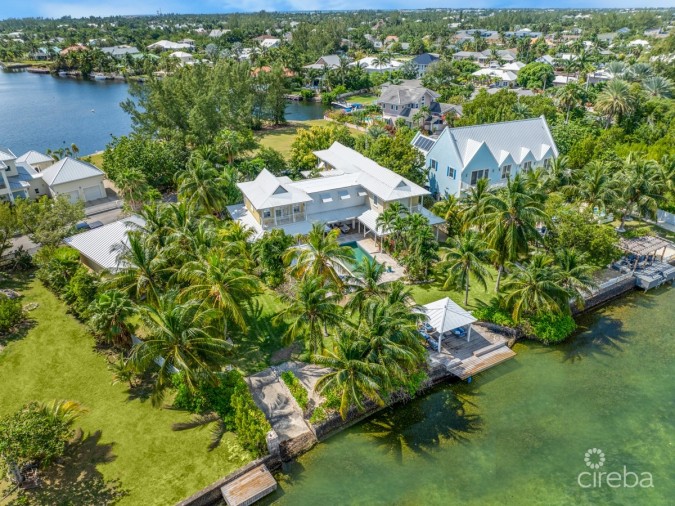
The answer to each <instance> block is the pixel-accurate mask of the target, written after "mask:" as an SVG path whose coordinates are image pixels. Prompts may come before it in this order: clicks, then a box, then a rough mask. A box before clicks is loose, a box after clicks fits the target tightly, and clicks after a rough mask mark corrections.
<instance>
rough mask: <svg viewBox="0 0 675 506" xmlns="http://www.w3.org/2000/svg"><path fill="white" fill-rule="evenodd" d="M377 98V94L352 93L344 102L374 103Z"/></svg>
mask: <svg viewBox="0 0 675 506" xmlns="http://www.w3.org/2000/svg"><path fill="white" fill-rule="evenodd" d="M378 98H380V97H379V95H375V94H373V93H365V94H363V95H353V96H351V97H349V98H346V99H345V102H347V103H349V104H362V105H374V104H375V102H376V101H377V99H378Z"/></svg>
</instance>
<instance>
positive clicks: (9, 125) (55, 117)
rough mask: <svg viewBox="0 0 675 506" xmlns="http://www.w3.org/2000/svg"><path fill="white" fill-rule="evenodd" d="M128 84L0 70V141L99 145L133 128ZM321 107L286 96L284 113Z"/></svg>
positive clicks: (306, 114)
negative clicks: (123, 104)
mask: <svg viewBox="0 0 675 506" xmlns="http://www.w3.org/2000/svg"><path fill="white" fill-rule="evenodd" d="M127 89H128V85H127V84H126V83H121V82H110V81H89V80H83V79H70V78H66V77H56V76H51V75H45V74H31V73H28V72H2V71H0V114H1V115H2V118H3V121H2V123H1V124H0V146H6V147H8V148H10V149H11V150H12V151H13V152H14V153H15V154H16V155H17V156H18V155H21V154H23V153H25V152H26V151H28V150H30V149H35V150H38V151H42V152H44V151H45V150H47V149H58V148H60V147H63V146H70V145H71V144H73V143H74V144H76V145H77V147H78V148H79V149H80V153H82V154H88V153H94V152H96V151H100V150H102V149H104V148H105V146H106V144H108V143H109V142H110V140H111V139H112V136H120V135H125V134H128V133H129V132H130V131H131V119H130V117H129V116H128V115H127V114H126V113H125V112H124V111H123V110H122V108H121V107H120V106H119V104H120V102H122V101H124V100H125V99H126V98H127V96H128V95H127ZM324 110H325V107H324V106H322V105H321V104H317V103H309V104H306V103H304V102H290V103H289V104H288V105H287V107H286V119H287V120H288V121H303V120H308V119H319V118H323V112H324Z"/></svg>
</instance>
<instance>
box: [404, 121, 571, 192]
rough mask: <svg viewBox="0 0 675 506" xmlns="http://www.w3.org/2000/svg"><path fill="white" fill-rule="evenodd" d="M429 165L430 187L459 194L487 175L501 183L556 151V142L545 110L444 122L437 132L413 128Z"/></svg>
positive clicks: (545, 160)
mask: <svg viewBox="0 0 675 506" xmlns="http://www.w3.org/2000/svg"><path fill="white" fill-rule="evenodd" d="M412 145H413V146H415V147H416V148H417V149H418V150H419V151H420V152H421V153H422V154H423V155H424V157H425V159H426V162H427V167H428V168H429V188H430V190H431V192H432V193H433V194H434V195H435V196H436V197H439V198H442V197H443V196H445V195H455V196H458V197H459V196H460V195H461V193H462V192H463V191H466V190H468V189H470V188H471V187H473V186H475V185H476V182H477V181H478V180H479V179H488V180H489V181H490V184H491V185H504V184H505V183H506V182H507V180H508V178H509V177H512V176H514V175H515V174H518V173H521V172H522V173H526V172H528V171H530V170H532V169H534V168H535V167H538V166H544V165H547V164H548V163H550V161H551V160H552V159H553V158H557V157H558V148H557V147H556V145H555V141H554V140H553V137H552V136H551V132H550V130H549V128H548V124H547V123H546V119H544V117H543V116H541V117H539V118H534V119H526V120H520V121H507V122H503V123H491V124H485V125H475V126H468V127H460V128H446V129H445V130H443V132H442V133H441V135H440V136H439V137H438V138H432V137H427V136H425V135H422V134H421V133H417V135H415V138H414V139H413V140H412Z"/></svg>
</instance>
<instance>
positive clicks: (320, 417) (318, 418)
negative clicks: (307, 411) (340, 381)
mask: <svg viewBox="0 0 675 506" xmlns="http://www.w3.org/2000/svg"><path fill="white" fill-rule="evenodd" d="M327 418H328V413H327V412H326V409H325V408H324V407H323V406H317V407H316V409H314V412H313V413H312V416H311V417H310V419H309V421H310V423H312V424H314V425H316V424H318V423H321V422H323V421H324V420H326V419H327Z"/></svg>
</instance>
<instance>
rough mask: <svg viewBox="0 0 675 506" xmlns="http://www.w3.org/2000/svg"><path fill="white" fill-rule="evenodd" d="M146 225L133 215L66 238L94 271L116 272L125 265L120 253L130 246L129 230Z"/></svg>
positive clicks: (85, 263)
mask: <svg viewBox="0 0 675 506" xmlns="http://www.w3.org/2000/svg"><path fill="white" fill-rule="evenodd" d="M143 226H145V220H144V219H143V218H141V217H140V216H136V215H132V216H129V217H128V218H124V219H121V220H118V221H114V222H112V223H109V224H107V225H103V226H102V227H99V228H95V229H93V230H87V231H86V232H82V233H81V234H77V235H74V236H72V237H67V238H66V239H64V241H63V242H65V243H66V244H67V245H68V246H70V247H71V248H73V249H76V250H77V251H78V252H79V253H80V261H81V262H82V263H83V264H84V265H86V266H87V267H89V268H90V269H91V270H92V271H94V272H101V271H108V272H111V273H113V274H114V273H115V272H117V271H119V270H120V269H121V268H123V267H124V263H123V262H121V261H120V254H121V253H123V252H124V250H125V249H126V248H128V247H129V235H128V234H129V232H130V231H132V230H137V229H138V228H140V227H143Z"/></svg>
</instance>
